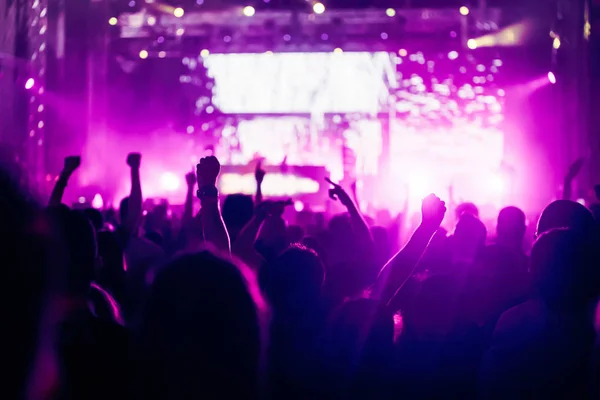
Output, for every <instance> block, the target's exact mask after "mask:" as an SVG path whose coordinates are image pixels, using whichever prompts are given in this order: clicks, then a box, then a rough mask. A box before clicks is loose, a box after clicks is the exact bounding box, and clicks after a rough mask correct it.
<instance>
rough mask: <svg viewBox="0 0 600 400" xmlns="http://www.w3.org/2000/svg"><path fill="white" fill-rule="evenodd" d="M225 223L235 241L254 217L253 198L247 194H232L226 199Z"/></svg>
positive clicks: (223, 212)
mask: <svg viewBox="0 0 600 400" xmlns="http://www.w3.org/2000/svg"><path fill="white" fill-rule="evenodd" d="M222 215H223V222H225V226H227V231H228V232H229V235H230V236H231V238H232V239H234V238H235V237H236V236H237V234H238V233H239V232H240V230H241V229H242V228H243V227H244V225H246V224H247V223H248V222H249V221H250V220H251V219H252V216H253V215H254V201H253V200H252V197H251V196H248V195H245V194H231V195H229V196H227V198H225V202H224V203H223V211H222Z"/></svg>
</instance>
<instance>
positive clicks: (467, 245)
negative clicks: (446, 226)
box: [451, 213, 487, 262]
mask: <svg viewBox="0 0 600 400" xmlns="http://www.w3.org/2000/svg"><path fill="white" fill-rule="evenodd" d="M486 236H487V230H486V229H485V225H484V224H483V222H481V221H480V220H479V218H477V217H476V216H474V215H472V214H469V213H465V214H463V215H462V216H461V217H460V219H459V220H458V223H457V224H456V228H455V230H454V235H453V236H452V244H451V247H452V252H453V254H454V257H455V259H459V260H460V261H465V262H471V261H473V260H474V258H475V257H476V256H477V254H478V253H479V252H480V251H481V250H482V249H483V247H484V246H485V240H486Z"/></svg>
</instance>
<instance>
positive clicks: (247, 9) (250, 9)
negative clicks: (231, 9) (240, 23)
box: [243, 6, 256, 17]
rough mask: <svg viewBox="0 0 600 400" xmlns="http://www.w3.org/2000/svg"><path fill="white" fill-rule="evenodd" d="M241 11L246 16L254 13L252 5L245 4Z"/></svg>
mask: <svg viewBox="0 0 600 400" xmlns="http://www.w3.org/2000/svg"><path fill="white" fill-rule="evenodd" d="M243 13H244V15H245V16H246V17H252V16H253V15H254V14H255V13H256V10H255V9H254V7H252V6H246V7H244V10H243Z"/></svg>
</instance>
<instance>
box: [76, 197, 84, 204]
mask: <svg viewBox="0 0 600 400" xmlns="http://www.w3.org/2000/svg"><path fill="white" fill-rule="evenodd" d="M77 201H79V204H83V203H85V197H83V196H81V197H79V199H77Z"/></svg>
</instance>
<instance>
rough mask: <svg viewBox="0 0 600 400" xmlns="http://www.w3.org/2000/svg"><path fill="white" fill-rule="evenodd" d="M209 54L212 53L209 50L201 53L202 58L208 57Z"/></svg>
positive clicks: (203, 50)
mask: <svg viewBox="0 0 600 400" xmlns="http://www.w3.org/2000/svg"><path fill="white" fill-rule="evenodd" d="M209 54H210V51H208V49H202V51H200V57H208V55H209Z"/></svg>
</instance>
